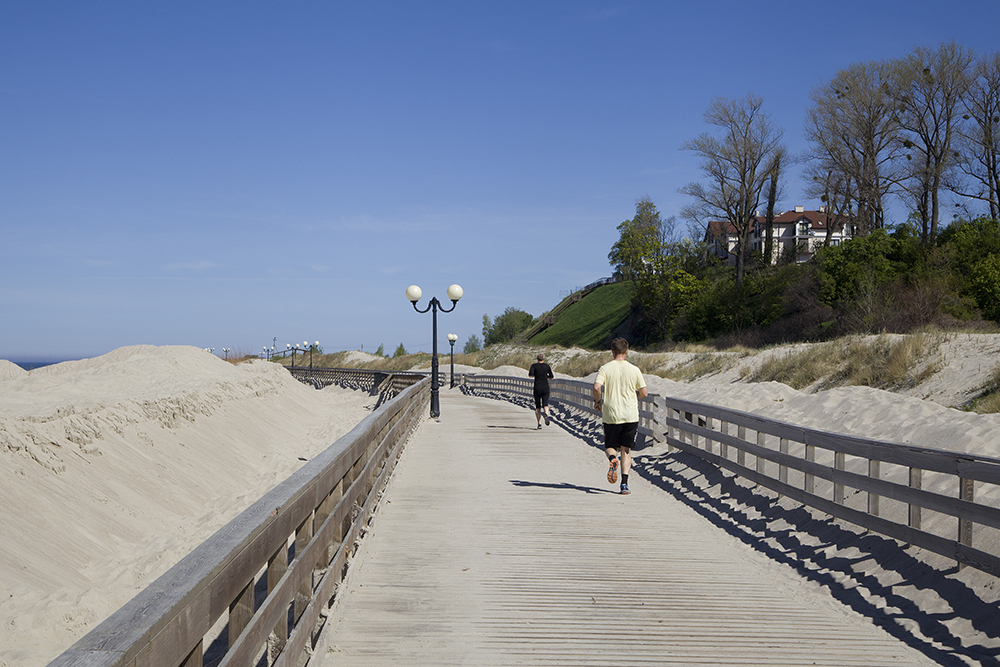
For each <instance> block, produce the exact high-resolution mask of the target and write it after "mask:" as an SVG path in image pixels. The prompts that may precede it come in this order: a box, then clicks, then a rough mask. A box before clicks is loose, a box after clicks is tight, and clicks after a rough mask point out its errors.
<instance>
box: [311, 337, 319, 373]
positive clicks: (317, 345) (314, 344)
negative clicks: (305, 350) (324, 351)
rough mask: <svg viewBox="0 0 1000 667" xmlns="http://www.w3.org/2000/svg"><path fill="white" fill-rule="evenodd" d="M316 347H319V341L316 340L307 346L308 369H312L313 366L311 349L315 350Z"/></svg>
mask: <svg viewBox="0 0 1000 667" xmlns="http://www.w3.org/2000/svg"><path fill="white" fill-rule="evenodd" d="M318 347H319V341H316V342H315V343H313V344H312V345H310V346H309V370H312V367H313V350H315V349H316V348H318Z"/></svg>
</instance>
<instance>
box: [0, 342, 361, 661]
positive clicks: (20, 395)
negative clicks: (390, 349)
mask: <svg viewBox="0 0 1000 667" xmlns="http://www.w3.org/2000/svg"><path fill="white" fill-rule="evenodd" d="M374 402H375V399H374V398H373V397H371V396H369V395H367V394H366V393H363V392H354V391H349V390H343V389H338V388H334V387H330V388H327V389H324V390H322V391H316V390H314V389H312V388H310V387H307V386H305V385H303V384H301V383H300V382H298V381H296V380H295V379H293V378H292V377H291V376H290V375H289V374H288V373H287V372H286V371H285V370H284V369H281V368H279V367H277V366H276V365H274V364H271V363H268V362H263V361H255V362H252V363H246V364H241V365H239V366H233V365H232V364H229V363H227V362H225V361H222V360H220V359H218V358H217V357H215V356H213V355H211V354H210V353H208V352H205V351H202V350H200V349H197V348H193V347H152V346H137V347H128V348H122V349H119V350H116V351H114V352H111V353H110V354H107V355H104V356H102V357H98V358H95V359H87V360H83V361H74V362H66V363H62V364H57V365H54V366H48V367H44V368H40V369H37V370H34V371H32V372H30V373H27V372H25V371H23V370H21V369H20V368H18V367H16V366H14V365H13V364H10V363H9V362H2V361H0V505H2V507H3V509H4V511H3V512H2V513H0V535H2V539H0V591H2V593H0V665H2V666H3V667H29V666H36V665H45V664H47V663H48V662H49V661H50V660H52V659H53V658H55V657H56V656H57V655H59V654H60V653H61V652H62V651H64V650H65V649H66V648H68V647H69V646H70V645H72V644H73V643H74V642H75V641H76V640H77V639H79V638H80V637H82V636H83V635H84V634H86V632H87V631H88V630H90V629H91V628H93V627H94V626H95V625H96V624H97V623H99V622H100V621H101V620H103V619H104V618H105V617H107V616H108V615H110V614H111V613H112V612H113V611H115V610H116V609H118V608H119V607H120V606H121V605H123V604H124V603H125V602H127V601H128V600H129V599H131V598H132V596H134V595H135V594H136V593H137V592H138V591H140V590H142V589H143V588H144V587H146V586H147V585H148V584H150V583H151V582H152V581H153V580H154V579H156V577H158V576H159V575H160V574H162V573H163V572H165V571H166V570H167V569H169V568H170V566H172V565H173V564H174V563H175V562H177V561H178V560H180V558H182V557H183V556H184V555H186V554H187V553H188V552H189V551H190V550H191V549H192V548H194V547H195V546H197V545H198V544H200V543H201V542H203V541H204V540H205V539H207V538H208V537H209V536H211V535H212V534H213V533H214V532H215V531H216V530H217V529H218V528H220V527H222V526H223V525H225V524H226V523H227V522H228V521H229V520H230V519H232V518H233V517H235V516H236V515H237V514H239V513H240V512H241V511H242V510H244V509H245V508H246V507H248V506H249V505H250V504H251V503H253V502H254V501H255V500H257V498H259V497H260V496H262V495H263V494H264V493H266V492H267V491H268V490H270V489H271V488H272V487H273V486H274V485H275V484H276V483H278V482H280V481H281V480H283V479H285V478H286V477H287V476H288V475H289V474H291V473H292V472H293V471H295V470H296V469H298V468H299V467H300V466H301V465H302V464H303V463H304V462H305V461H306V460H308V459H309V458H311V457H312V456H314V455H315V454H317V453H319V452H321V451H322V450H324V449H326V448H327V447H328V446H329V445H330V444H332V443H333V442H334V441H335V440H336V439H337V438H338V437H340V436H341V435H343V434H344V433H346V432H347V431H349V430H350V429H351V428H353V427H354V425H355V424H357V423H358V422H359V421H361V419H363V418H364V416H365V415H366V414H368V413H369V412H370V409H371V408H372V407H373V405H374Z"/></svg>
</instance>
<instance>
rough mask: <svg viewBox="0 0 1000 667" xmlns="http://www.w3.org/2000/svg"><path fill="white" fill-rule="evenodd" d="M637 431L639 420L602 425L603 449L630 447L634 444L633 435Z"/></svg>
mask: <svg viewBox="0 0 1000 667" xmlns="http://www.w3.org/2000/svg"><path fill="white" fill-rule="evenodd" d="M638 432H639V422H627V423H625V424H605V425H604V447H605V449H621V448H622V447H626V448H628V449H632V447H634V446H635V436H636V434H637V433H638Z"/></svg>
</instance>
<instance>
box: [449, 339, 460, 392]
mask: <svg viewBox="0 0 1000 667" xmlns="http://www.w3.org/2000/svg"><path fill="white" fill-rule="evenodd" d="M456 340H458V336H456V335H455V334H448V342H449V343H451V387H449V389H454V388H455V341H456Z"/></svg>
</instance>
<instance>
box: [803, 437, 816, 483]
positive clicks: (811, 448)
mask: <svg viewBox="0 0 1000 667" xmlns="http://www.w3.org/2000/svg"><path fill="white" fill-rule="evenodd" d="M806 461H809V462H810V463H815V462H816V445H806ZM802 488H803V490H804V491H805V492H806V493H816V476H815V475H813V474H811V473H806V475H805V479H804V480H803V483H802Z"/></svg>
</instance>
